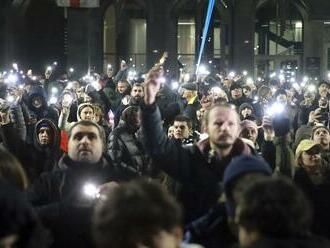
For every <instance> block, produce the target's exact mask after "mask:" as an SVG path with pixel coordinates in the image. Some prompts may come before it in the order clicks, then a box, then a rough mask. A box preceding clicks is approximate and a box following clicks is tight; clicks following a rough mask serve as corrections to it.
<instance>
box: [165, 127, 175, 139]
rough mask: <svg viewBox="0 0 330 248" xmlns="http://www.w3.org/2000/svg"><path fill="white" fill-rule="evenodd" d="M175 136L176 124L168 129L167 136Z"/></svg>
mask: <svg viewBox="0 0 330 248" xmlns="http://www.w3.org/2000/svg"><path fill="white" fill-rule="evenodd" d="M173 136H174V126H170V127H169V128H168V130H167V137H169V138H170V139H172V138H173Z"/></svg>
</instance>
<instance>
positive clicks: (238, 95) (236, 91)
mask: <svg viewBox="0 0 330 248" xmlns="http://www.w3.org/2000/svg"><path fill="white" fill-rule="evenodd" d="M230 93H231V97H232V98H233V99H238V98H241V97H242V95H243V92H242V89H241V88H236V89H233V90H232V91H231V92H230Z"/></svg>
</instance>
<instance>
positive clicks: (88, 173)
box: [28, 156, 120, 247]
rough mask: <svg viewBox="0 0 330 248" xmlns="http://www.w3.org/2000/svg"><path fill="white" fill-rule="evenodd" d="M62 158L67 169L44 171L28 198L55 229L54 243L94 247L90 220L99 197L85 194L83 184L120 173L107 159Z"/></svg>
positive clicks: (114, 177) (101, 181) (103, 180)
mask: <svg viewBox="0 0 330 248" xmlns="http://www.w3.org/2000/svg"><path fill="white" fill-rule="evenodd" d="M62 162H63V163H64V164H65V166H66V168H67V169H62V170H57V171H53V172H48V173H44V174H42V175H41V176H40V178H39V179H38V180H37V181H35V183H34V184H33V186H32V188H31V189H30V191H29V192H28V199H29V201H30V202H31V203H32V204H33V205H34V206H35V207H36V209H37V211H38V213H39V216H40V217H41V218H42V220H43V222H44V224H45V225H46V226H47V227H48V228H49V229H50V230H51V231H52V233H53V235H54V240H55V243H54V245H53V247H91V237H90V221H91V214H92V209H93V206H94V203H95V200H94V199H91V198H88V197H86V196H85V195H84V193H83V186H84V185H85V184H86V183H93V184H95V185H96V186H100V185H102V184H104V183H107V182H110V181H118V180H119V178H120V177H119V176H118V174H116V173H115V172H114V170H113V167H112V166H111V165H110V164H108V163H107V162H106V160H104V159H101V160H100V162H99V163H97V164H87V163H78V162H74V161H72V160H71V159H70V158H69V157H68V156H66V157H65V158H64V159H63V161H62Z"/></svg>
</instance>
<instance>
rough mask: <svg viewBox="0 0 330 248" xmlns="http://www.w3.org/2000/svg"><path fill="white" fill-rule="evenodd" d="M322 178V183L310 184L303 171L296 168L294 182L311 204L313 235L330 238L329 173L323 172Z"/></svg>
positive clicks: (300, 168) (310, 181)
mask: <svg viewBox="0 0 330 248" xmlns="http://www.w3.org/2000/svg"><path fill="white" fill-rule="evenodd" d="M323 176H324V180H323V182H322V183H320V184H319V185H316V184H314V183H313V182H312V180H311V179H310V177H309V176H308V174H307V172H306V171H305V169H303V168H302V167H298V168H297V169H296V172H295V176H294V182H295V183H296V184H297V185H298V186H299V187H300V188H301V189H302V190H303V191H304V192H305V194H306V195H307V197H308V198H309V199H310V201H311V203H312V206H313V210H314V211H313V212H314V223H313V229H312V230H313V233H315V234H317V235H321V236H324V237H327V238H330V226H329V223H330V212H329V209H330V200H329V195H330V175H329V172H327V173H325V172H324V173H323Z"/></svg>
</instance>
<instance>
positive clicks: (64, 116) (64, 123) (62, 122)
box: [58, 102, 94, 131]
mask: <svg viewBox="0 0 330 248" xmlns="http://www.w3.org/2000/svg"><path fill="white" fill-rule="evenodd" d="M85 107H91V108H92V109H94V106H93V104H91V103H87V102H86V103H82V104H79V106H78V108H77V120H78V121H81V117H80V114H81V111H82V109H83V108H85ZM69 115H70V113H69V111H67V112H66V111H61V115H60V118H59V120H58V127H59V128H60V129H61V130H65V131H69V130H70V128H71V126H72V125H73V124H74V123H75V122H68V118H69Z"/></svg>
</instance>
